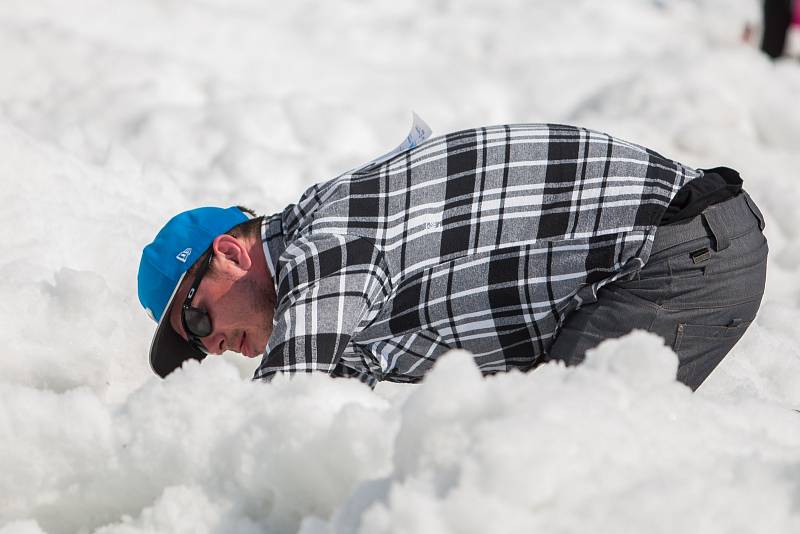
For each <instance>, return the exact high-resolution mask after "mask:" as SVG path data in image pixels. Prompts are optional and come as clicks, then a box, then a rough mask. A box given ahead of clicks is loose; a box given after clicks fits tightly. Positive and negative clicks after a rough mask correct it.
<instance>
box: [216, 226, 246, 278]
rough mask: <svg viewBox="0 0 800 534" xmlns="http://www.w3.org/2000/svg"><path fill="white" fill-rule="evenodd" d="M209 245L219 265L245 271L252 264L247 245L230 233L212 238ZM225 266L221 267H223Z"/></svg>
mask: <svg viewBox="0 0 800 534" xmlns="http://www.w3.org/2000/svg"><path fill="white" fill-rule="evenodd" d="M211 246H212V247H213V249H214V256H216V257H217V258H219V259H220V260H224V261H220V264H221V265H225V266H227V267H231V268H233V269H239V270H242V271H247V270H249V269H250V266H251V265H252V264H253V261H252V259H251V258H250V254H249V253H248V252H247V247H245V246H244V243H243V242H241V241H239V240H238V239H237V238H235V237H233V236H232V235H228V234H222V235H218V236H217V237H215V238H214V241H213V243H212V244H211ZM224 268H225V267H223V269H224Z"/></svg>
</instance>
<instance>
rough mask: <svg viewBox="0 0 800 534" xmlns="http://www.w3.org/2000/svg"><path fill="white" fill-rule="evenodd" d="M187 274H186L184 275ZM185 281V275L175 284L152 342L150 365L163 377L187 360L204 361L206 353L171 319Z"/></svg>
mask: <svg viewBox="0 0 800 534" xmlns="http://www.w3.org/2000/svg"><path fill="white" fill-rule="evenodd" d="M184 276H185V275H184ZM182 281H183V276H181V279H180V280H178V283H177V284H176V285H175V291H174V292H173V294H172V296H171V297H170V299H169V302H167V306H166V308H164V313H163V315H162V316H161V320H160V321H159V322H158V327H156V333H155V335H154V336H153V342H152V343H151V344H150V367H151V368H152V369H153V371H154V372H155V373H156V374H157V375H158V376H160V377H161V378H164V377H166V376H167V375H168V374H170V373H171V372H172V371H174V370H175V369H177V368H178V367H180V366H181V365H183V362H185V361H186V360H197V361H202V360H203V358H205V357H206V354H205V353H204V352H203V351H201V350H200V349H198V348H196V347H194V346H193V345H192V344H191V343H189V342H188V341H186V340H185V339H183V338H182V337H181V336H180V334H178V333H177V332H176V331H175V330H174V329H173V328H172V324H171V323H170V321H169V314H170V310H172V304H173V302H172V301H173V300H175V295H176V294H177V292H178V288H179V287H180V285H181V282H182Z"/></svg>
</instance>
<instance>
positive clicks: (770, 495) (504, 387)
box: [301, 333, 800, 534]
mask: <svg viewBox="0 0 800 534" xmlns="http://www.w3.org/2000/svg"><path fill="white" fill-rule="evenodd" d="M617 355H618V356H621V359H620V362H617V363H613V364H612V363H610V362H612V361H613V357H614V356H617ZM634 356H638V359H637V358H635V357H634ZM591 360H592V359H590V361H589V362H588V366H587V367H583V366H577V367H569V368H568V367H564V366H563V365H549V366H546V367H544V368H541V369H540V370H537V371H536V372H533V373H528V374H523V373H519V372H512V373H504V374H498V375H494V376H491V377H487V378H481V377H480V375H479V374H478V372H477V368H476V366H475V364H474V362H473V361H472V359H471V357H469V355H468V354H465V353H462V352H456V353H450V354H447V355H445V356H444V357H443V358H442V359H441V361H440V362H439V364H438V365H436V366H435V367H434V369H433V370H432V372H431V374H430V375H428V377H427V379H426V380H425V381H423V383H422V384H421V386H419V388H418V389H416V390H415V391H414V392H413V393H412V394H411V395H410V396H409V397H408V399H407V400H406V402H405V403H404V405H403V407H402V409H401V411H400V415H401V421H400V431H399V432H398V435H397V440H396V444H395V454H394V467H393V471H392V473H391V475H390V476H389V477H386V478H378V479H375V480H371V481H368V482H364V483H362V484H361V485H360V486H359V487H357V488H356V489H355V491H354V492H353V493H352V494H351V495H350V497H349V498H348V499H346V500H345V501H344V502H343V504H342V505H341V506H340V507H339V509H338V511H337V512H336V514H334V516H333V518H332V519H331V520H330V521H329V522H325V521H322V520H320V519H318V518H317V519H307V520H306V521H304V522H303V525H302V527H303V528H302V529H301V532H302V534H329V533H337V534H344V533H348V534H349V533H351V532H359V533H361V534H390V533H392V534H395V533H409V534H411V533H416V532H436V533H453V534H455V533H476V534H477V533H483V532H539V531H541V532H563V533H570V532H574V533H578V532H585V531H586V528H587V525H590V526H591V527H592V530H596V531H600V532H603V531H608V532H613V531H615V530H617V527H618V525H619V524H620V523H619V522H620V521H621V519H620V518H624V524H625V525H628V526H630V528H631V530H632V531H640V532H656V533H664V534H667V533H673V532H684V531H685V532H689V531H695V529H696V527H697V525H710V527H709V529H708V531H709V532H730V531H737V530H742V529H744V531H746V530H748V529H750V528H751V527H752V526H753V524H754V522H755V523H756V524H757V525H761V526H767V525H768V526H770V527H772V526H774V527H775V530H774V531H780V532H790V531H793V529H795V528H797V527H798V526H800V510H798V509H797V506H796V504H795V501H794V499H793V498H792V495H795V494H796V493H797V491H800V483H799V482H798V481H797V479H796V478H795V476H794V474H795V473H796V472H797V465H798V463H797V462H798V455H797V453H796V452H795V451H796V450H797V447H799V446H800V419H799V418H798V417H797V416H796V414H795V413H794V412H792V411H790V410H786V409H785V408H781V407H779V406H770V405H764V404H761V403H755V402H751V403H743V404H742V405H740V406H738V407H737V408H736V409H732V408H731V407H729V406H727V404H723V403H719V402H714V401H709V400H707V399H704V398H703V397H700V396H697V395H692V394H691V393H690V392H689V390H688V389H687V388H685V387H683V386H681V385H680V384H679V383H678V382H676V381H675V380H674V372H675V367H676V366H675V356H674V355H673V354H671V351H669V349H666V348H665V347H663V344H662V343H661V341H660V340H659V339H658V338H655V337H654V336H650V335H647V334H644V333H634V334H633V335H631V336H627V337H626V338H623V339H620V340H617V341H615V342H612V343H609V344H606V345H605V346H603V347H601V348H600V349H598V350H597V351H595V356H594V357H593V360H594V361H591ZM629 360H630V361H629ZM639 360H644V362H645V363H641V362H640V361H639ZM620 377H622V379H620ZM642 383H645V384H650V387H642ZM459 406H460V407H461V408H458V407H459ZM778 428H783V429H785V430H784V431H776V429H778ZM709 488H714V490H713V491H708V489H709ZM654 518H657V519H654ZM756 530H761V529H760V528H759V529H756Z"/></svg>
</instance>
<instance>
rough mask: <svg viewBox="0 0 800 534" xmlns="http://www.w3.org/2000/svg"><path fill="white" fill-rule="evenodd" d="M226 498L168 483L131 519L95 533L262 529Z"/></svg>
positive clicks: (249, 533) (254, 532)
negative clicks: (151, 504)
mask: <svg viewBox="0 0 800 534" xmlns="http://www.w3.org/2000/svg"><path fill="white" fill-rule="evenodd" d="M239 508H240V507H239V506H238V505H236V504H235V503H233V502H231V501H230V500H228V499H221V500H219V501H214V500H212V499H210V498H209V497H208V496H207V495H206V494H205V492H204V491H203V490H202V489H200V488H198V487H196V486H192V487H187V486H176V487H168V488H166V489H165V490H164V493H163V495H162V496H161V497H160V498H159V499H158V501H157V502H156V503H155V504H154V505H153V506H151V507H148V508H145V509H144V510H143V511H142V513H141V515H140V516H139V517H138V518H136V519H135V520H134V519H131V518H129V517H126V518H124V519H123V521H122V522H121V523H118V524H115V525H109V526H107V527H103V528H100V529H98V530H97V531H96V534H150V533H153V532H169V533H171V534H227V533H234V532H235V533H236V534H259V533H261V532H263V531H262V529H261V528H260V527H259V526H258V525H257V524H256V523H255V522H254V521H253V520H252V519H250V518H248V517H247V516H246V515H244V514H243V512H242V511H241V510H240V509H239Z"/></svg>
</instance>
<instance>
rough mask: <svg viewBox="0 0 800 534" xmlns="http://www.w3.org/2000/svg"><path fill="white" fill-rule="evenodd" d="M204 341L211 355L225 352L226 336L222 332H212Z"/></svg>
mask: <svg viewBox="0 0 800 534" xmlns="http://www.w3.org/2000/svg"><path fill="white" fill-rule="evenodd" d="M202 341H203V345H205V346H206V348H207V349H208V352H210V353H211V354H222V353H223V352H225V336H224V335H223V334H222V333H221V332H216V333H214V332H212V333H211V335H210V336H206V337H204V338H203V339H202Z"/></svg>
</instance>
